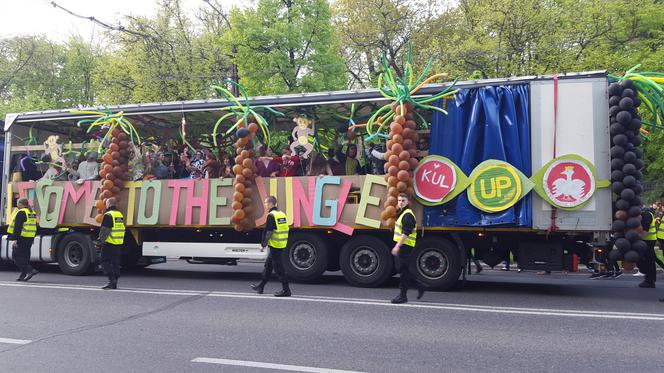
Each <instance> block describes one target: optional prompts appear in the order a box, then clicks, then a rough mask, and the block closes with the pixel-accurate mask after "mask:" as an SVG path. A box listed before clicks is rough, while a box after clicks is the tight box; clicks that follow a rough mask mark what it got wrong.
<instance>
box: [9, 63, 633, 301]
mask: <svg viewBox="0 0 664 373" xmlns="http://www.w3.org/2000/svg"><path fill="white" fill-rule="evenodd" d="M609 85H610V82H609V75H608V74H607V73H606V72H604V71H598V72H586V73H574V74H565V75H560V76H529V77H516V78H509V79H491V80H481V81H468V82H458V83H457V84H456V86H455V88H456V89H458V91H457V92H456V93H455V94H454V95H453V96H451V97H447V98H444V99H440V100H436V101H434V102H431V105H434V106H437V107H439V108H442V109H444V110H445V111H446V113H447V114H444V113H442V112H440V111H431V112H429V113H424V114H422V117H421V121H418V125H417V127H416V129H415V131H416V133H417V135H412V134H411V138H413V139H414V140H417V141H416V142H415V146H416V147H417V153H416V156H414V157H413V158H416V160H417V164H416V165H417V168H416V169H414V171H412V174H411V175H412V179H413V182H412V188H413V190H412V192H413V193H414V195H415V198H413V202H412V207H413V210H414V211H415V214H416V216H417V224H418V226H417V246H416V248H415V252H414V255H413V256H412V263H411V266H412V270H413V271H412V272H413V273H415V276H417V277H418V279H419V280H421V281H422V282H424V283H426V284H429V285H431V286H433V287H436V288H440V289H450V288H451V287H453V286H454V285H455V284H456V283H457V281H459V280H461V279H464V278H465V277H466V276H467V275H468V273H467V272H468V271H467V268H466V264H467V263H468V253H469V252H470V250H471V249H472V250H474V251H473V252H474V254H475V256H476V257H477V258H479V259H481V260H483V261H484V262H485V263H487V264H489V265H496V264H498V263H500V262H501V261H502V260H504V259H505V258H506V257H508V255H509V254H508V253H509V252H511V253H512V256H513V257H514V258H515V259H516V260H517V261H518V266H519V268H521V269H523V270H551V271H561V270H572V269H573V267H574V263H575V262H576V261H577V260H581V261H587V260H589V259H590V258H591V257H592V256H593V251H594V250H593V249H594V248H602V247H606V245H607V240H608V238H609V233H610V232H611V230H612V223H613V210H612V209H613V205H612V191H611V188H609V186H610V182H609V180H610V179H611V172H612V155H611V154H610V149H611V146H612V145H611V141H612V140H611V134H610V125H611V121H610V113H609ZM445 87H446V85H445V84H431V85H426V86H423V87H422V88H421V89H420V90H419V91H418V92H417V97H428V96H431V95H434V94H435V93H436V92H440V91H441V89H444V88H445ZM251 103H252V105H260V106H263V107H269V108H272V109H274V110H275V111H279V112H280V114H283V115H280V116H274V118H272V119H271V120H272V121H273V122H274V123H273V124H271V125H270V132H272V134H273V136H272V137H273V138H274V137H275V136H274V134H275V133H278V132H279V131H283V132H285V133H287V134H288V136H289V137H290V135H291V130H293V125H294V124H293V119H294V118H297V117H298V116H301V115H302V114H303V113H306V114H307V115H306V117H307V118H312V119H311V121H310V124H311V126H312V131H311V132H310V133H313V134H315V138H313V139H312V136H309V140H310V141H311V142H312V143H316V144H325V141H326V140H325V139H326V138H327V139H328V140H329V139H330V138H331V136H333V135H334V133H335V132H338V133H341V136H340V137H339V138H340V139H342V140H343V138H344V137H346V136H347V135H349V133H348V132H345V129H346V128H348V126H349V123H351V122H358V123H359V122H361V121H362V120H363V119H362V118H364V120H366V117H368V116H369V115H370V114H371V112H372V111H374V110H375V109H376V108H377V107H380V106H381V105H384V104H385V103H388V100H386V98H385V97H383V95H381V94H380V92H379V91H378V90H371V89H368V90H354V91H338V92H321V93H307V94H290V95H283V96H269V97H255V98H252V99H251ZM228 105H230V104H229V102H228V101H227V100H202V101H184V102H165V103H155V104H137V105H122V106H116V107H108V108H106V110H108V111H109V112H112V113H122V115H123V116H124V118H125V119H127V120H131V122H132V123H133V125H134V127H135V129H136V131H137V132H138V133H141V135H142V136H143V142H144V143H147V142H149V140H148V139H149V138H150V137H151V136H152V137H154V138H155V139H160V140H159V141H166V140H168V137H169V136H170V137H173V138H177V140H178V141H182V140H184V139H185V136H183V132H184V129H183V128H181V127H183V125H181V122H182V121H183V118H186V123H187V126H188V129H187V133H188V135H187V136H189V137H190V139H191V140H192V141H190V142H188V143H191V142H193V137H195V134H194V135H191V134H193V133H195V132H196V131H198V133H199V134H201V133H203V132H205V131H207V132H209V130H208V128H209V127H210V125H211V123H212V124H214V123H215V121H216V119H217V118H218V117H219V113H220V110H221V109H223V108H224V107H225V106H228ZM351 107H352V112H353V113H352V115H351V116H349V114H348V113H351ZM93 110H97V109H93ZM614 114H615V113H614ZM352 117H354V118H355V119H353V118H352ZM85 118H93V119H94V116H93V115H92V114H89V113H88V114H86V111H72V110H56V111H43V112H30V113H22V114H10V115H7V117H6V121H5V128H4V130H5V132H6V133H5V154H4V158H5V160H6V162H5V164H4V169H3V186H4V187H3V189H2V193H3V196H2V212H3V213H2V221H3V223H4V225H5V226H6V224H7V223H8V217H9V216H10V214H11V213H12V211H13V209H15V206H16V199H17V198H19V197H28V198H29V199H30V200H31V201H32V203H33V205H34V208H35V209H36V211H37V212H38V215H39V231H38V235H37V237H36V238H35V241H34V245H33V247H32V255H31V259H32V261H33V262H43V263H57V264H58V265H59V267H60V269H61V270H62V272H64V273H66V274H69V275H84V274H88V273H91V272H92V271H93V270H94V267H95V266H94V263H95V258H96V250H95V246H94V244H93V240H95V238H96V237H97V235H98V226H99V219H98V213H97V211H96V210H95V205H96V204H97V201H99V195H100V194H102V193H103V192H104V189H103V188H104V182H105V181H99V180H91V181H85V182H82V183H81V182H78V183H77V182H68V181H51V180H33V181H21V176H20V175H17V174H16V172H15V170H16V162H17V161H18V159H19V158H21V157H22V156H25V155H26V154H28V155H30V154H31V155H32V156H33V157H34V158H39V157H40V156H41V155H42V154H43V153H44V152H45V151H46V152H48V150H45V149H44V146H46V147H49V141H51V140H53V136H58V138H57V141H51V142H52V144H51V145H50V146H51V147H53V148H57V149H58V151H59V152H60V153H62V154H61V155H62V156H63V157H66V156H67V154H68V153H70V152H84V150H85V149H86V147H87V148H90V144H91V143H93V142H94V141H88V140H89V138H90V137H89V136H88V137H86V134H87V135H89V133H86V130H85V128H84V127H82V126H77V123H80V121H81V120H82V119H85ZM344 125H345V126H346V127H344ZM403 128H404V129H403V130H404V131H406V129H405V128H406V127H403ZM196 129H198V130H196ZM293 132H295V131H293ZM637 132H638V131H637ZM404 134H405V133H404ZM632 135H633V134H632ZM296 137H297V136H296ZM350 137H352V136H350ZM636 137H638V135H636ZM28 138H29V139H31V140H32V141H27V142H26V139H28ZM49 139H51V140H49ZM98 140H100V139H98ZM101 140H103V139H101ZM106 140H108V139H106ZM273 140H274V139H273ZM342 140H338V142H339V143H341V142H343V141H342ZM356 140H359V139H357V138H356V139H354V140H350V141H351V142H352V141H356ZM330 141H331V140H330ZM44 142H46V145H43V144H44ZM332 144H333V142H330V143H328V147H329V146H334V145H332ZM392 144H394V142H393V143H392ZM637 145H638V144H637ZM95 146H96V145H95ZM148 148H149V145H148ZM274 150H275V151H276V152H279V153H280V152H281V150H282V149H274ZM318 151H319V152H323V153H327V152H325V151H324V149H320V148H319V149H318ZM102 152H103V149H102ZM359 153H360V154H359V155H358V158H359V159H361V160H362V163H365V162H367V163H368V162H369V160H367V159H366V158H365V154H362V153H364V151H363V150H362V146H360V151H359ZM406 155H407V154H403V156H404V157H405V156H406ZM411 155H415V154H412V152H411ZM397 156H400V155H397ZM614 156H615V154H614ZM637 156H638V157H639V158H640V157H641V155H639V154H637ZM387 163H388V165H387V166H385V167H384V169H385V170H386V172H388V175H387V176H386V175H372V174H367V175H357V176H329V175H327V176H304V177H269V178H265V177H264V178H260V177H256V178H255V182H254V185H252V188H241V189H242V192H244V194H241V195H240V198H239V200H240V201H238V199H236V195H237V194H236V192H237V188H235V187H234V184H235V182H234V181H233V180H234V179H224V178H219V179H204V178H203V179H173V180H144V179H139V180H129V181H123V182H122V185H121V188H119V189H117V190H115V195H116V196H117V198H118V200H119V209H120V210H121V211H122V212H123V213H124V214H125V220H126V226H127V235H126V239H125V242H126V252H125V254H126V255H125V260H124V264H125V265H126V266H132V265H136V266H146V265H149V264H152V263H157V262H160V261H164V260H165V258H174V257H177V258H180V259H186V260H188V261H189V262H190V263H194V264H195V263H207V264H211V263H212V264H226V265H236V264H237V263H238V262H241V261H243V260H254V261H255V260H264V259H265V258H266V255H267V253H266V252H261V251H260V245H259V243H260V238H261V228H262V225H263V224H264V222H265V220H266V212H265V211H264V210H263V206H262V201H263V200H264V198H265V197H267V196H270V195H273V196H276V197H277V199H278V205H279V207H280V209H281V210H283V211H284V212H285V213H286V215H287V216H288V223H289V225H290V227H291V233H290V236H289V242H288V247H287V248H286V252H287V255H286V258H288V259H287V260H286V261H285V263H286V268H287V271H288V274H289V276H290V277H291V278H293V279H295V280H296V281H304V282H315V281H317V280H318V279H320V278H321V276H322V275H323V273H324V272H325V271H339V270H341V271H342V273H343V276H344V277H345V278H346V280H347V281H348V282H349V283H350V284H352V285H355V286H364V287H376V286H380V285H381V284H383V283H384V282H385V281H386V280H387V279H388V278H389V277H391V276H393V275H394V274H395V263H394V257H392V256H391V255H390V249H391V248H392V247H393V244H394V242H393V240H392V231H391V229H390V228H389V226H388V225H389V222H388V221H386V220H389V218H392V219H393V218H394V215H393V212H391V211H388V212H387V213H385V208H386V206H388V207H389V206H390V203H388V201H387V199H389V198H395V197H396V194H395V189H394V188H389V186H390V185H391V184H390V183H391V182H390V181H389V177H390V176H393V175H391V172H392V171H391V170H390V166H391V165H395V166H397V167H400V159H398V158H397V159H396V161H395V160H392V159H390V158H388V159H387ZM411 164H412V161H411ZM102 166H103V165H102ZM42 167H43V166H42ZM104 167H105V166H104ZM102 169H103V167H102ZM109 170H110V169H109ZM125 171H126V170H125ZM636 176H638V175H636ZM113 185H116V184H113ZM408 187H410V186H408ZM244 189H249V190H248V191H245V190H244ZM403 189H404V188H403V187H402V186H401V185H399V188H398V190H397V192H398V191H399V190H403ZM233 202H241V203H242V205H241V207H242V208H244V210H242V212H243V213H245V212H246V214H247V216H244V215H243V217H244V218H245V220H244V221H246V219H251V226H252V229H245V230H240V231H238V230H237V229H234V224H233V223H232V222H231V220H232V219H233V216H234V215H233V214H234V211H233V209H234V208H233V207H232V205H233ZM247 207H249V208H247ZM236 227H237V224H236ZM6 238H7V236H3V237H2V246H1V248H0V259H1V260H3V261H7V260H10V259H11V258H10V255H11V248H10V247H9V245H8V243H7V239H6Z"/></svg>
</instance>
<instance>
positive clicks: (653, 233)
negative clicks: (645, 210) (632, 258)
mask: <svg viewBox="0 0 664 373" xmlns="http://www.w3.org/2000/svg"><path fill="white" fill-rule="evenodd" d="M649 214H650V216H651V217H652V222H651V223H650V227H649V228H648V232H647V233H646V236H645V237H644V238H643V240H645V241H657V227H656V226H655V225H656V224H657V222H655V215H654V214H653V213H652V212H649Z"/></svg>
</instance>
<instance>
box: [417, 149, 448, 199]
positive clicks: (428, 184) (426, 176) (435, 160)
mask: <svg viewBox="0 0 664 373" xmlns="http://www.w3.org/2000/svg"><path fill="white" fill-rule="evenodd" d="M456 176H457V175H456V170H455V169H454V166H453V165H452V163H451V162H449V161H447V159H445V158H443V157H439V156H435V155H434V156H429V157H426V158H424V159H422V160H421V161H420V164H419V165H418V166H417V168H416V169H415V182H414V184H413V186H414V189H415V195H417V196H418V197H419V198H421V199H422V200H423V201H426V202H429V203H437V202H440V201H442V200H443V199H444V198H445V196H447V195H448V194H450V192H451V191H453V190H454V187H455V186H456V181H457V177H456Z"/></svg>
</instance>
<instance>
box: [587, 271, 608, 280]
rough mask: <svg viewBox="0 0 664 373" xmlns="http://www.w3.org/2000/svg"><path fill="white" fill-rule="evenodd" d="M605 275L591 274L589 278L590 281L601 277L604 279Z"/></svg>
mask: <svg viewBox="0 0 664 373" xmlns="http://www.w3.org/2000/svg"><path fill="white" fill-rule="evenodd" d="M605 274H606V273H601V272H599V273H593V274H592V275H590V277H589V278H590V279H591V280H597V279H598V278H602V277H604V275H605Z"/></svg>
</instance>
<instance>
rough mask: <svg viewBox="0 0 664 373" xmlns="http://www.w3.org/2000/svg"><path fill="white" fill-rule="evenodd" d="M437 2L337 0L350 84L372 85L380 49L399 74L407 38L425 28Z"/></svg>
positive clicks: (341, 40) (374, 82) (338, 21)
mask: <svg viewBox="0 0 664 373" xmlns="http://www.w3.org/2000/svg"><path fill="white" fill-rule="evenodd" d="M438 3H440V2H435V1H414V0H339V1H337V2H336V3H335V8H334V10H335V23H334V25H335V29H336V30H337V33H338V35H339V36H338V37H339V39H340V43H341V45H342V50H343V53H344V57H345V61H346V68H347V70H348V72H349V74H350V80H349V86H359V87H367V86H373V85H375V84H376V83H377V79H378V75H379V74H380V59H381V56H382V54H383V53H385V57H386V58H387V61H388V63H389V65H390V67H391V68H393V69H394V70H395V71H397V73H398V74H399V75H402V69H403V66H402V64H401V61H403V60H404V53H405V52H406V49H407V48H406V46H407V44H408V41H409V40H412V39H413V38H415V37H416V35H418V34H420V33H422V31H423V30H424V29H426V28H427V25H428V24H429V21H430V20H431V19H433V17H434V15H435V14H436V13H437V9H438V8H439V7H440V4H438ZM422 34H423V33H422ZM423 35H424V34H423ZM416 47H419V46H416Z"/></svg>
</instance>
